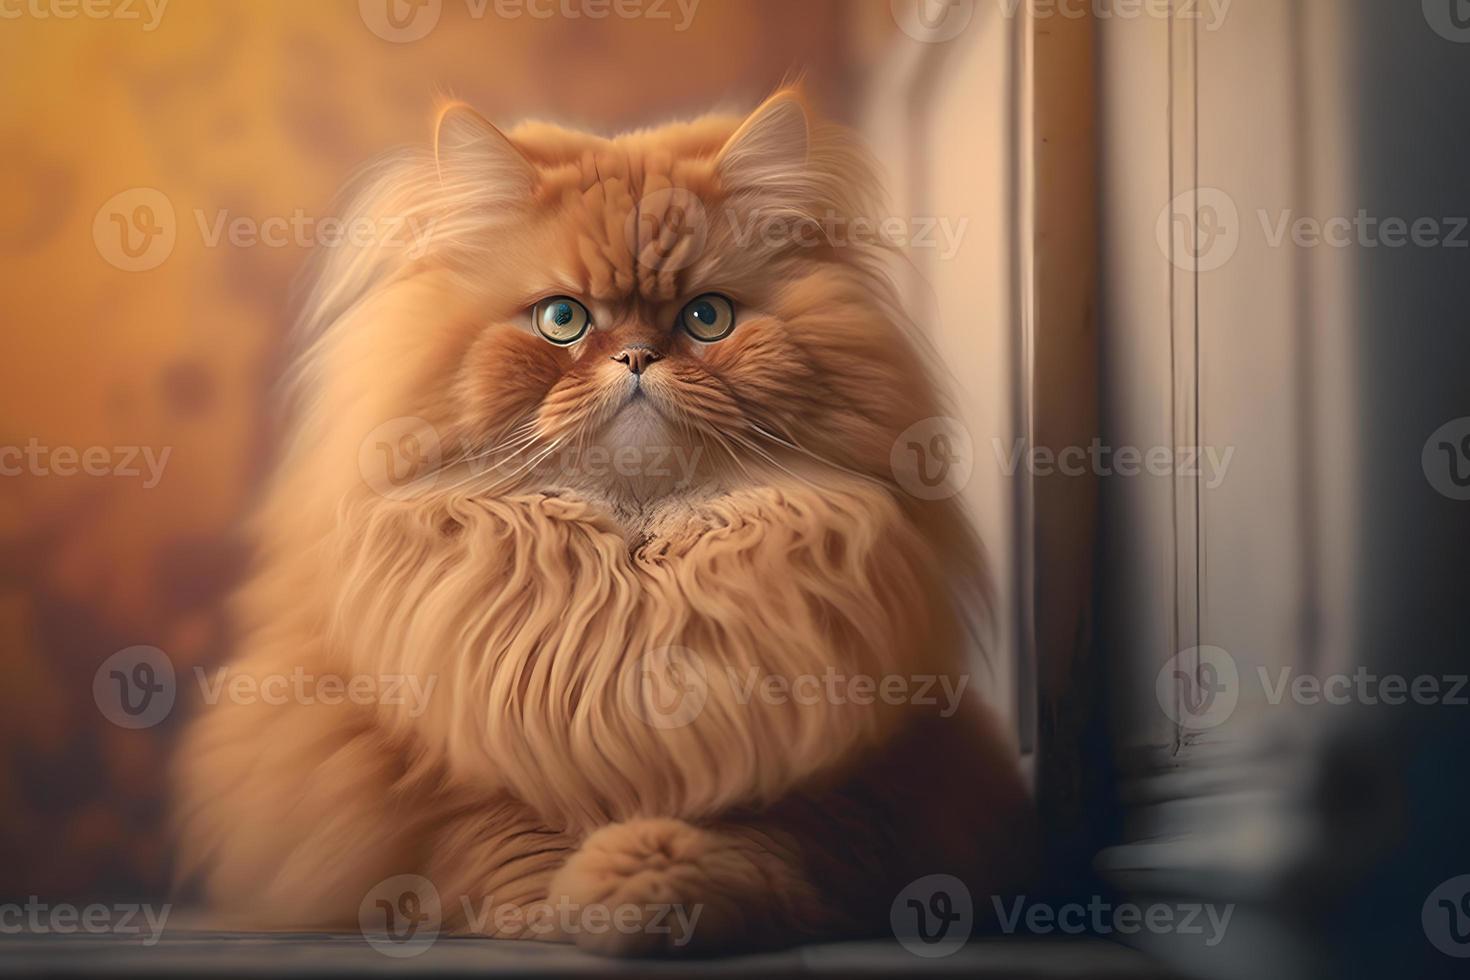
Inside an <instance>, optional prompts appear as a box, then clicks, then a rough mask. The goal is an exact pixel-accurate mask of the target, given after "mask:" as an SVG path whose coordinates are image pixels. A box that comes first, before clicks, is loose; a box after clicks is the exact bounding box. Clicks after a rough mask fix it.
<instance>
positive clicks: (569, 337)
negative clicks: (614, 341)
mask: <svg viewBox="0 0 1470 980" xmlns="http://www.w3.org/2000/svg"><path fill="white" fill-rule="evenodd" d="M531 322H532V323H534V324H535V325H536V332H537V333H539V334H540V335H541V336H543V337H545V338H546V339H547V340H549V341H551V342H552V343H553V344H559V345H561V346H563V347H565V346H566V345H568V344H575V343H576V342H577V341H579V340H581V339H582V336H583V335H584V334H585V333H586V332H587V328H588V327H589V326H591V325H592V316H591V314H589V313H588V312H587V307H585V306H583V305H582V304H581V303H578V302H577V301H576V300H574V299H572V298H571V297H570V296H553V297H551V298H550V299H543V300H542V301H541V302H539V303H537V304H536V306H535V307H534V308H533V309H532V311H531Z"/></svg>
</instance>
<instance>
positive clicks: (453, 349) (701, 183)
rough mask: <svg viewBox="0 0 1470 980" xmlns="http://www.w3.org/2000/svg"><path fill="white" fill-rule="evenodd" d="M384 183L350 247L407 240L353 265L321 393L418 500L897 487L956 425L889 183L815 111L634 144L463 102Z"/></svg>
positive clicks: (320, 366) (375, 183) (341, 271)
mask: <svg viewBox="0 0 1470 980" xmlns="http://www.w3.org/2000/svg"><path fill="white" fill-rule="evenodd" d="M366 184H367V187H366V189H365V190H364V191H362V192H361V193H360V195H359V197H358V204H357V206H356V210H355V211H354V212H353V213H352V214H351V215H349V227H354V226H360V227H369V228H376V229H377V230H378V231H379V232H380V233H382V237H383V238H384V239H386V238H387V237H388V236H387V232H388V230H389V229H390V228H391V229H393V230H394V232H395V233H396V241H375V242H372V243H370V244H368V245H366V246H362V247H352V248H343V249H339V250H335V251H333V253H332V254H330V255H328V257H327V259H326V266H325V268H324V270H323V272H322V275H321V276H320V279H319V284H318V286H317V290H316V293H315V294H314V296H313V298H312V301H311V306H310V308H309V310H308V313H307V319H306V330H307V333H308V335H309V337H310V339H311V342H312V348H311V349H310V350H309V351H308V353H307V354H306V356H305V357H304V359H303V372H304V381H305V382H306V386H307V388H308V394H309V395H310V396H311V399H312V400H311V402H310V405H309V411H311V412H314V413H315V426H316V431H317V435H318V436H319V439H318V440H317V441H318V442H321V441H323V440H325V441H330V440H331V439H332V438H339V439H341V440H343V445H342V446H341V447H340V448H341V450H342V451H343V452H344V453H348V454H350V455H351V456H354V457H356V458H357V461H358V462H359V464H360V465H359V467H357V469H359V470H363V473H362V475H363V476H366V477H370V478H371V477H373V476H376V477H377V478H378V479H379V482H380V483H381V482H383V477H384V474H383V473H381V472H379V473H376V474H374V473H370V472H367V471H368V470H374V469H380V468H388V469H390V470H392V469H393V468H394V467H398V468H399V470H400V471H401V472H398V474H397V476H393V474H391V473H390V474H388V476H389V477H390V478H389V479H388V480H387V482H388V483H390V484H391V489H393V490H394V491H395V492H396V491H397V490H400V489H402V483H403V479H402V474H403V473H404V472H411V473H412V474H413V477H414V481H415V482H414V486H419V485H424V486H438V487H439V488H441V489H442V488H443V487H445V486H449V485H453V486H477V487H479V488H480V489H482V490H484V491H485V492H499V491H502V490H506V489H509V488H512V487H516V488H524V487H525V485H526V483H527V482H528V481H529V482H530V483H531V484H533V485H541V486H545V485H549V484H566V485H571V486H575V487H580V488H582V489H586V490H589V491H591V492H606V493H607V494H608V495H609V496H612V497H618V496H628V495H631V496H632V497H635V498H637V499H639V500H640V501H642V500H647V499H649V498H657V497H659V496H662V495H665V494H669V493H676V492H679V491H681V490H684V489H687V488H690V487H692V486H695V485H708V484H710V483H711V482H713V483H719V482H720V481H732V480H751V479H755V480H758V479H759V478H760V474H761V473H762V472H771V471H772V469H773V468H780V469H788V468H796V467H800V468H801V469H803V470H807V471H812V470H815V471H820V470H821V469H822V468H824V467H827V468H832V469H836V470H846V471H849V472H852V471H855V472H857V473H860V474H863V475H865V476H867V477H870V478H872V479H875V480H878V481H881V482H884V483H891V482H892V473H891V471H890V469H889V455H890V450H891V447H892V445H893V442H894V439H895V437H896V436H897V434H898V433H900V432H901V431H902V430H903V429H904V428H906V427H907V426H909V425H911V424H912V423H914V422H916V421H918V420H919V419H922V418H925V417H926V416H928V415H932V414H935V411H934V401H933V395H932V388H931V385H930V383H929V381H928V379H927V378H926V376H925V371H924V369H923V366H922V365H921V362H920V358H919V357H918V356H917V355H916V352H915V348H914V346H913V345H912V343H911V341H910V339H909V337H908V336H907V333H906V331H905V329H904V327H903V325H902V316H901V315H900V314H899V312H898V309H897V305H896V303H895V301H894V298H893V291H892V289H891V288H890V285H889V282H888V280H887V279H886V278H885V276H884V275H883V274H882V272H881V270H880V266H881V264H882V261H883V260H884V259H885V257H886V254H887V253H888V252H889V250H888V249H887V247H886V246H885V245H884V243H883V242H881V241H880V240H879V237H878V236H877V235H876V234H875V233H874V229H876V228H878V227H880V225H879V222H878V215H877V213H876V210H877V206H878V204H877V202H878V201H879V197H880V196H879V193H878V191H877V181H876V178H875V175H874V172H873V167H872V166H871V164H870V162H869V158H868V157H867V156H866V154H865V153H864V152H863V151H861V150H860V149H859V148H858V147H857V144H856V143H855V142H854V141H853V139H852V138H851V137H850V136H848V135H847V134H846V133H845V131H843V130H842V129H841V128H840V127H836V126H833V125H831V124H827V123H824V122H820V121H818V120H816V119H814V117H813V115H812V113H811V111H810V110H809V108H808V107H807V104H806V102H805V100H804V99H803V97H802V95H801V93H800V92H799V91H797V90H793V89H787V90H783V91H780V92H778V93H777V94H775V95H774V96H772V97H771V98H769V99H768V100H766V101H765V102H764V103H763V104H762V105H761V106H760V107H759V108H757V109H756V110H755V111H754V112H753V113H751V114H750V115H749V116H747V117H745V118H736V117H723V116H712V117H706V118H703V119H699V120H696V121H693V122H688V123H676V124H671V125H667V126H664V127H662V128H658V129H652V130H645V131H638V132H633V133H628V134H624V135H621V136H617V137H615V138H604V137H601V136H594V135H588V134H585V133H581V132H574V131H569V130H566V129H562V128H558V127H553V126H549V125H546V124H536V123H533V124H526V125H523V126H521V127H519V128H517V129H513V130H511V131H509V132H502V131H501V130H499V129H497V128H496V127H495V126H494V125H492V124H491V123H490V122H488V121H486V120H485V119H483V118H482V117H480V116H479V115H477V114H476V113H475V112H474V111H473V110H471V109H470V108H468V107H467V106H464V105H461V104H454V105H450V106H448V107H446V108H444V109H443V110H442V111H441V113H440V115H439V118H438V122H437V126H436V134H435V139H434V144H433V147H432V150H431V151H427V150H426V151H424V152H421V153H416V154H415V153H409V154H404V155H401V156H398V157H395V158H394V159H393V160H392V161H390V162H389V163H387V164H385V165H383V166H382V167H381V168H380V169H378V170H377V171H375V172H374V173H372V174H370V175H369V177H368V179H367V181H366ZM307 424H308V428H310V426H311V425H312V424H313V422H312V419H310V418H309V419H308V423H307ZM385 427H386V428H385ZM331 433H335V434H336V435H335V437H334V436H332V435H331ZM371 433H378V436H377V438H379V441H380V442H381V445H372V441H373V439H374V438H375V437H374V436H372V435H370V434H371ZM353 440H356V441H355V442H354V441H353ZM396 456H416V458H414V459H407V458H403V459H397V458H395V457H396ZM364 468H366V469H364ZM370 482H371V480H370ZM378 489H380V490H381V489H383V487H382V486H379V487H378Z"/></svg>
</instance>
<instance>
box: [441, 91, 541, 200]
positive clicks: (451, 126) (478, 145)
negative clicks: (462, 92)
mask: <svg viewBox="0 0 1470 980" xmlns="http://www.w3.org/2000/svg"><path fill="white" fill-rule="evenodd" d="M434 161H435V163H436V164H437V166H438V168H439V182H440V184H442V185H443V186H444V188H445V189H446V190H449V191H453V192H454V193H459V194H465V195H469V196H473V197H474V199H475V200H476V202H477V203H490V202H494V203H501V202H504V203H506V204H517V203H524V202H525V201H526V199H527V198H529V197H530V195H531V192H532V191H533V190H534V189H535V186H536V168H535V167H533V166H532V165H531V161H529V160H527V159H526V157H525V155H524V154H522V153H521V151H520V150H518V149H516V146H515V144H514V143H512V142H511V141H510V140H509V139H508V138H507V137H506V135H505V134H504V133H502V132H501V131H500V130H499V129H496V128H495V125H494V124H493V123H491V122H490V120H488V119H486V118H485V117H484V116H482V115H480V114H479V113H478V112H476V111H475V110H473V109H471V108H470V107H469V106H467V105H465V104H464V103H463V102H451V103H449V104H448V105H446V106H444V108H442V109H440V110H439V118H438V120H437V121H436V122H435V125H434Z"/></svg>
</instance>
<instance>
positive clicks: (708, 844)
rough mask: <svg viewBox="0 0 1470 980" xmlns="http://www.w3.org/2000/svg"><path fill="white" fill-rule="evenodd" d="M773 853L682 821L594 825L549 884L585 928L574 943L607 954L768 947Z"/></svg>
mask: <svg viewBox="0 0 1470 980" xmlns="http://www.w3.org/2000/svg"><path fill="white" fill-rule="evenodd" d="M779 863H780V861H779V859H778V858H777V857H776V856H775V855H773V854H770V853H768V852H764V851H763V850H762V849H761V847H760V846H759V845H757V844H755V843H754V842H752V841H749V840H746V839H744V838H742V837H736V836H733V835H730V834H724V833H716V832H712V831H707V830H702V829H700V828H698V827H695V826H692V825H691V824H688V823H685V822H684V821H682V820H669V819H642V820H630V821H627V822H625V823H618V824H611V825H609V826H607V827H603V828H601V829H599V830H597V831H595V832H594V833H593V834H592V835H591V836H589V837H588V838H587V839H586V840H585V841H584V842H583V844H582V846H581V848H580V849H578V850H577V852H576V853H575V854H573V855H572V856H571V858H569V859H568V860H567V863H566V865H565V866H563V867H562V869H561V870H560V871H559V872H557V874H556V877H554V878H553V879H552V881H551V889H550V891H551V898H552V901H553V903H555V902H557V901H558V900H565V901H567V902H569V903H570V905H571V907H572V908H573V909H574V910H577V911H578V914H579V916H580V918H581V922H582V923H583V926H582V927H581V928H578V929H577V930H575V932H574V935H573V937H572V938H573V939H574V940H575V942H576V943H577V945H578V946H580V947H582V948H583V949H586V950H589V951H591V952H595V953H601V954H603V955H605V956H667V955H688V954H691V953H693V954H706V953H714V952H722V951H727V950H734V949H742V948H750V947H753V946H764V945H769V944H770V943H771V942H772V941H773V940H774V938H775V936H776V935H778V934H779V933H780V932H781V931H782V930H781V928H780V924H779V923H775V922H771V921H769V920H770V914H769V912H768V909H769V906H770V903H771V899H770V896H769V890H770V888H771V887H772V886H773V885H779V884H781V878H783V877H785V875H783V874H782V873H781V871H782V869H780V868H779V867H777V865H779Z"/></svg>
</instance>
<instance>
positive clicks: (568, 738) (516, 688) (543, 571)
mask: <svg viewBox="0 0 1470 980" xmlns="http://www.w3.org/2000/svg"><path fill="white" fill-rule="evenodd" d="M636 516H637V517H638V518H639V520H638V521H637V522H635V523H631V524H630V523H624V521H625V520H626V518H627V515H626V514H625V515H617V514H615V513H614V512H612V511H610V510H608V509H607V508H606V507H605V506H604V505H602V504H601V503H599V502H596V501H589V500H587V499H584V498H582V497H579V496H576V495H573V494H570V493H565V494H546V493H538V494H532V495H525V496H517V497H509V498H497V499H478V498H442V499H439V500H436V501H433V502H430V503H424V502H418V503H414V504H394V505H392V506H387V507H381V506H380V507H377V508H375V509H374V510H373V511H372V512H370V513H367V514H364V515H362V516H361V519H360V520H361V523H360V524H359V525H358V526H356V527H353V528H350V529H349V530H347V531H346V532H345V533H344V542H346V543H347V545H348V547H347V548H346V550H345V552H344V566H343V567H344V573H345V574H344V576H343V584H342V588H341V591H340V597H339V603H338V605H339V616H338V617H337V622H338V623H340V624H343V626H342V632H341V634H340V635H339V636H338V637H337V639H338V642H339V643H340V644H341V645H342V646H343V647H345V649H346V650H347V651H348V652H349V654H350V656H351V657H352V659H353V661H354V668H355V669H356V670H360V671H363V672H370V673H400V674H405V675H411V676H415V677H417V678H419V679H420V680H421V682H422V683H427V682H428V678H429V676H434V677H436V678H437V690H438V691H439V692H440V695H439V701H438V702H437V703H436V704H435V705H433V706H431V709H430V710H429V711H427V712H425V713H423V714H422V715H421V716H420V717H418V718H413V719H410V718H407V717H404V716H402V715H401V714H399V713H395V712H393V711H391V710H389V711H387V712H385V721H386V722H387V723H388V724H389V725H390V726H393V727H394V728H396V729H398V730H399V731H400V732H402V733H406V734H407V733H411V734H412V737H414V738H415V739H417V740H418V741H420V742H421V743H423V744H425V745H427V746H429V747H430V749H431V750H432V751H435V752H437V753H442V756H443V758H444V759H445V760H446V764H447V765H449V767H450V768H451V770H452V771H455V772H457V773H458V774H459V775H461V776H465V777H467V778H480V777H483V778H484V779H486V780H489V781H492V782H493V781H496V780H505V781H506V782H508V783H509V784H510V785H512V786H513V787H514V788H515V789H516V791H517V792H518V793H519V794H520V795H522V796H523V797H526V798H528V800H529V801H530V802H534V803H536V804H537V805H538V806H539V807H541V808H542V809H543V810H544V811H546V812H548V813H560V814H562V815H563V817H564V819H567V820H572V821H574V822H575V821H577V820H582V819H585V820H587V821H589V822H595V821H596V820H600V819H604V818H605V817H606V816H607V815H608V814H609V813H618V812H631V809H636V807H637V806H642V805H646V804H647V803H648V802H649V801H650V800H651V799H652V800H654V801H656V802H660V805H662V806H664V807H665V808H666V809H669V808H672V809H670V810H669V812H681V813H682V812H689V813H692V812H700V811H702V810H703V809H704V808H707V807H711V808H713V807H718V806H725V805H728V804H729V803H730V802H731V799H732V798H731V797H729V795H728V794H729V792H732V790H730V787H731V786H736V787H742V788H741V789H740V792H741V793H748V792H753V791H754V789H753V788H752V787H755V786H756V785H757V784H759V785H761V786H765V785H767V784H769V786H770V787H779V786H782V785H785V784H786V783H787V782H789V781H790V780H794V779H796V778H798V777H799V776H800V775H801V774H802V773H808V772H810V771H811V770H812V768H813V767H814V766H820V765H826V764H830V763H831V762H832V761H833V760H834V759H837V758H840V757H842V756H843V754H844V753H846V752H848V751H851V750H853V747H854V746H855V745H858V744H860V743H862V742H865V741H867V740H869V739H871V738H872V737H874V736H875V733H876V732H877V731H878V730H879V729H880V728H881V727H882V725H883V720H882V716H883V708H882V706H877V707H868V708H858V707H854V706H852V705H846V706H835V705H834V706H831V707H830V709H827V710H824V709H822V708H820V707H818V708H816V709H814V708H813V707H812V706H810V705H804V704H803V705H798V704H795V703H792V702H786V703H764V702H759V701H758V699H757V700H752V699H751V698H750V696H749V691H750V690H751V687H750V683H751V680H752V678H755V679H756V680H759V679H760V678H763V677H767V676H779V677H787V678H795V677H799V676H804V675H807V674H813V675H818V676H820V675H822V674H823V673H824V672H826V671H828V670H829V669H834V670H837V671H839V672H841V673H843V674H846V675H853V674H863V675H867V676H873V677H881V676H883V675H884V674H886V673H890V672H893V671H894V670H896V669H897V668H898V667H899V666H900V665H904V666H905V667H907V668H909V669H912V668H913V667H914V666H915V665H922V664H923V663H925V662H926V661H931V660H932V659H933V657H934V655H935V651H939V650H940V649H941V648H942V647H943V644H942V643H937V642H935V633H934V622H933V620H934V616H933V613H934V604H933V601H932V599H933V596H934V595H935V594H937V592H938V591H940V590H939V589H937V588H936V585H937V583H936V582H935V581H934V578H933V576H934V568H933V566H932V564H931V562H930V555H929V552H928V549H927V547H926V546H925V545H924V542H923V541H922V539H921V538H919V537H918V536H917V535H916V534H915V533H914V532H913V530H912V529H911V528H910V527H909V525H908V523H907V522H906V521H905V520H904V518H903V515H902V514H901V512H900V510H899V509H898V508H897V506H896V505H895V504H894V502H893V501H892V499H891V498H890V497H888V495H887V494H885V493H883V492H882V491H881V490H870V489H867V488H865V487H863V486H861V485H854V486H849V487H843V488H840V489H831V488H827V489H823V490H821V491H818V490H817V489H816V488H814V487H811V486H809V485H806V484H802V483H800V482H796V483H793V484H792V485H790V486H784V487H775V486H766V487H759V488H752V489H748V490H743V491H740V492H738V493H730V494H719V495H714V496H709V497H704V498H700V499H690V500H686V501H683V502H681V504H680V505H679V506H674V507H663V508H658V509H655V510H653V511H650V512H645V513H642V514H639V515H636ZM620 517H621V519H620ZM630 529H632V530H634V531H636V532H637V533H636V535H635V536H634V537H633V538H631V539H630V534H629V532H630ZM630 544H631V546H630ZM671 671H672V672H671ZM690 678H693V679H694V680H695V682H697V684H698V685H699V687H700V697H701V701H700V710H699V711H698V712H697V713H696V714H695V715H694V716H693V717H691V718H689V719H687V720H686V721H685V722H684V723H683V724H681V725H678V726H674V727H663V726H661V725H660V724H659V723H658V722H657V721H656V720H652V719H651V718H650V715H649V712H648V704H649V701H650V698H652V699H654V700H659V699H662V698H664V696H665V695H672V694H676V693H678V690H682V689H683V688H685V687H687V686H688V684H687V682H688V681H689V679H690ZM650 685H652V687H650ZM676 688H677V689H678V690H676ZM710 758H720V759H723V760H725V761H724V762H722V765H726V766H733V767H736V768H737V769H739V770H740V771H741V772H744V773H745V774H746V776H747V777H748V778H746V779H745V780H743V781H742V780H741V779H736V780H734V781H733V782H730V781H725V780H721V781H719V782H717V783H710V784H708V785H706V784H705V782H703V781H702V779H703V777H702V776H701V770H700V768H699V767H700V766H703V765H707V762H701V761H700V760H708V759H710ZM650 766H652V767H655V768H660V769H661V772H662V775H660V776H658V777H654V778H651V779H650V778H649V777H647V776H646V775H642V776H640V775H638V774H640V773H643V771H644V770H645V769H647V768H649V767H650ZM548 767H550V768H555V769H556V770H557V771H564V772H565V773H567V774H568V775H567V778H566V780H565V783H564V784H563V783H558V782H557V781H555V780H548V779H547V778H545V771H546V770H547V769H548ZM691 767H692V768H691ZM635 770H636V772H635ZM635 777H637V778H635ZM634 783H639V784H640V789H639V792H638V795H637V796H636V798H634V797H632V796H629V795H628V794H629V792H630V790H628V787H629V786H631V785H633V784H634ZM772 791H773V792H774V789H772ZM764 793H765V791H764V790H762V791H761V794H762V795H764ZM588 808H591V809H588Z"/></svg>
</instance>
